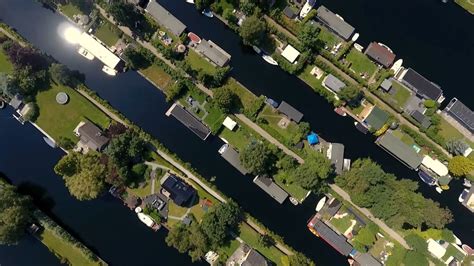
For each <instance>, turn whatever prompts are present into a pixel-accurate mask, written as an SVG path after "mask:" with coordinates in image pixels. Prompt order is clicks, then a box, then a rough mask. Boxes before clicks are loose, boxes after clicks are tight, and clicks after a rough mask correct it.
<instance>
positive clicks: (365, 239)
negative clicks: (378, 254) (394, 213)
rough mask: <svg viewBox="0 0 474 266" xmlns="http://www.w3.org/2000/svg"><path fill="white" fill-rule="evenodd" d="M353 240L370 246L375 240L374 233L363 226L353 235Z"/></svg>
mask: <svg viewBox="0 0 474 266" xmlns="http://www.w3.org/2000/svg"><path fill="white" fill-rule="evenodd" d="M354 241H357V242H359V243H360V244H362V245H364V246H366V247H371V246H372V245H373V244H374V242H375V234H374V233H373V232H372V231H371V230H370V229H369V228H367V227H364V228H362V229H360V230H359V232H358V233H357V235H356V236H355V237H354Z"/></svg>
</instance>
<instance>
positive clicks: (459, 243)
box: [453, 234, 462, 246]
mask: <svg viewBox="0 0 474 266" xmlns="http://www.w3.org/2000/svg"><path fill="white" fill-rule="evenodd" d="M453 236H454V243H456V245H458V246H461V245H462V242H461V239H459V237H457V236H456V235H455V234H453Z"/></svg>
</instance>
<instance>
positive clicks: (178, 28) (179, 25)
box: [145, 0, 186, 37]
mask: <svg viewBox="0 0 474 266" xmlns="http://www.w3.org/2000/svg"><path fill="white" fill-rule="evenodd" d="M145 11H146V12H147V13H148V14H150V16H152V17H153V19H154V20H155V21H156V22H157V23H158V24H159V25H160V26H162V27H164V28H166V29H167V30H169V31H170V32H171V33H172V34H174V35H175V36H178V37H179V36H180V35H181V34H182V33H183V32H184V30H185V29H186V25H184V24H183V22H181V21H180V20H179V19H177V18H176V17H175V16H173V15H172V14H171V13H170V12H168V10H166V9H165V8H164V7H162V6H161V5H160V4H158V3H157V2H156V1H155V0H150V2H148V5H147V6H146V8H145Z"/></svg>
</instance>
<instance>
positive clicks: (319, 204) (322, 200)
mask: <svg viewBox="0 0 474 266" xmlns="http://www.w3.org/2000/svg"><path fill="white" fill-rule="evenodd" d="M326 199H327V198H326V197H325V196H324V197H322V199H320V200H319V201H318V204H316V211H317V212H318V211H320V210H321V209H322V208H323V207H324V204H326Z"/></svg>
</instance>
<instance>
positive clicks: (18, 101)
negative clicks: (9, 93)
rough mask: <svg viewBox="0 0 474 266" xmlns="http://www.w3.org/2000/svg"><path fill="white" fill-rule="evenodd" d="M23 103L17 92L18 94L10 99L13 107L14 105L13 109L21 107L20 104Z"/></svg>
mask: <svg viewBox="0 0 474 266" xmlns="http://www.w3.org/2000/svg"><path fill="white" fill-rule="evenodd" d="M22 103H23V101H22V100H21V97H20V95H18V94H16V95H15V96H14V97H13V98H12V99H11V100H10V102H9V103H8V104H9V105H11V107H13V109H18V108H20V106H21V104H22Z"/></svg>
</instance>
